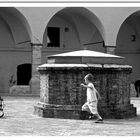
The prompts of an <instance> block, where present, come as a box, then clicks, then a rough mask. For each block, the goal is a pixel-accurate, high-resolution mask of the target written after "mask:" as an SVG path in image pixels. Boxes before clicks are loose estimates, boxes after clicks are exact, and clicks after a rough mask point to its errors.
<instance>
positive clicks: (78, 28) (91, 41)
mask: <svg viewBox="0 0 140 140" xmlns="http://www.w3.org/2000/svg"><path fill="white" fill-rule="evenodd" d="M104 38H105V36H104V28H103V26H102V24H101V22H100V20H99V19H98V18H97V17H96V15H94V14H93V13H92V12H91V11H89V10H88V9H86V8H82V7H69V8H64V9H63V10H61V11H59V12H57V13H56V14H55V15H54V16H53V17H52V18H51V20H50V21H49V23H48V25H47V26H46V29H45V32H44V36H43V49H47V50H48V51H47V55H50V54H56V53H61V52H68V51H74V50H80V49H89V50H94V51H99V52H105V48H104V46H103V44H104ZM43 55H44V57H45V56H46V53H44V54H43Z"/></svg>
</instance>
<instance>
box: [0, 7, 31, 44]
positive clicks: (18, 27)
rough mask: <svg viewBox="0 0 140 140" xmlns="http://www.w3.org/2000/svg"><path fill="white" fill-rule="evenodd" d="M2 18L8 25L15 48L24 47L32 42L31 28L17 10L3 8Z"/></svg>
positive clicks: (1, 10)
mask: <svg viewBox="0 0 140 140" xmlns="http://www.w3.org/2000/svg"><path fill="white" fill-rule="evenodd" d="M0 17H1V18H2V19H3V21H4V22H5V23H6V24H7V27H8V28H9V31H10V33H11V36H12V38H13V39H14V43H15V46H23V45H24V44H26V43H30V42H31V39H32V32H31V28H30V26H29V24H28V22H27V20H26V19H25V17H24V16H23V15H22V14H21V13H20V12H19V11H18V10H17V9H16V8H13V7H1V8H0Z"/></svg>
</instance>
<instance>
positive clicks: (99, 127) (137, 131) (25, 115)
mask: <svg viewBox="0 0 140 140" xmlns="http://www.w3.org/2000/svg"><path fill="white" fill-rule="evenodd" d="M4 100H5V104H6V106H5V110H4V112H5V116H4V117H3V118H1V119H0V136H24V135H25V136H140V116H139V114H140V99H138V98H133V99H132V103H134V105H135V106H136V107H138V109H137V110H138V117H135V118H131V119H105V120H104V123H103V124H96V123H94V121H93V120H70V119H56V118H55V119H54V118H41V117H38V116H36V115H34V114H33V110H34V105H35V104H36V103H37V102H38V101H39V97H4Z"/></svg>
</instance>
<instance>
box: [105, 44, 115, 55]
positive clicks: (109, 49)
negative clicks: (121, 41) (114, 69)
mask: <svg viewBox="0 0 140 140" xmlns="http://www.w3.org/2000/svg"><path fill="white" fill-rule="evenodd" d="M105 47H106V53H108V54H113V55H114V54H115V46H105Z"/></svg>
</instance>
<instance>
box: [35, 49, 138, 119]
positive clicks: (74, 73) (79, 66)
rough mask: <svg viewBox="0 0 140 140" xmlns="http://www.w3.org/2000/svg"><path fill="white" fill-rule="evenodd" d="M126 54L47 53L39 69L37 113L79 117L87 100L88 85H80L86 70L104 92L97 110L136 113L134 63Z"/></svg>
mask: <svg viewBox="0 0 140 140" xmlns="http://www.w3.org/2000/svg"><path fill="white" fill-rule="evenodd" d="M123 60H124V58H122V57H119V56H115V55H109V54H105V53H98V52H94V51H88V50H81V51H75V52H70V53H63V54H59V55H53V56H49V57H48V61H47V64H44V65H41V66H39V68H38V71H39V73H40V101H39V102H38V104H37V105H35V110H34V113H35V114H38V115H39V116H42V117H50V118H69V119H79V117H80V111H81V107H82V105H83V104H84V103H85V102H86V89H83V88H82V87H80V84H81V83H82V82H84V81H83V78H84V76H85V75H86V74H88V73H91V74H93V76H94V81H95V82H94V85H95V87H96V89H97V90H98V91H99V93H100V94H101V97H102V98H101V100H99V103H98V110H99V113H100V114H101V116H103V118H127V117H134V116H136V108H135V107H133V105H132V104H131V103H130V81H131V77H130V75H131V72H132V67H131V66H128V65H125V64H124V62H123Z"/></svg>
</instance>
